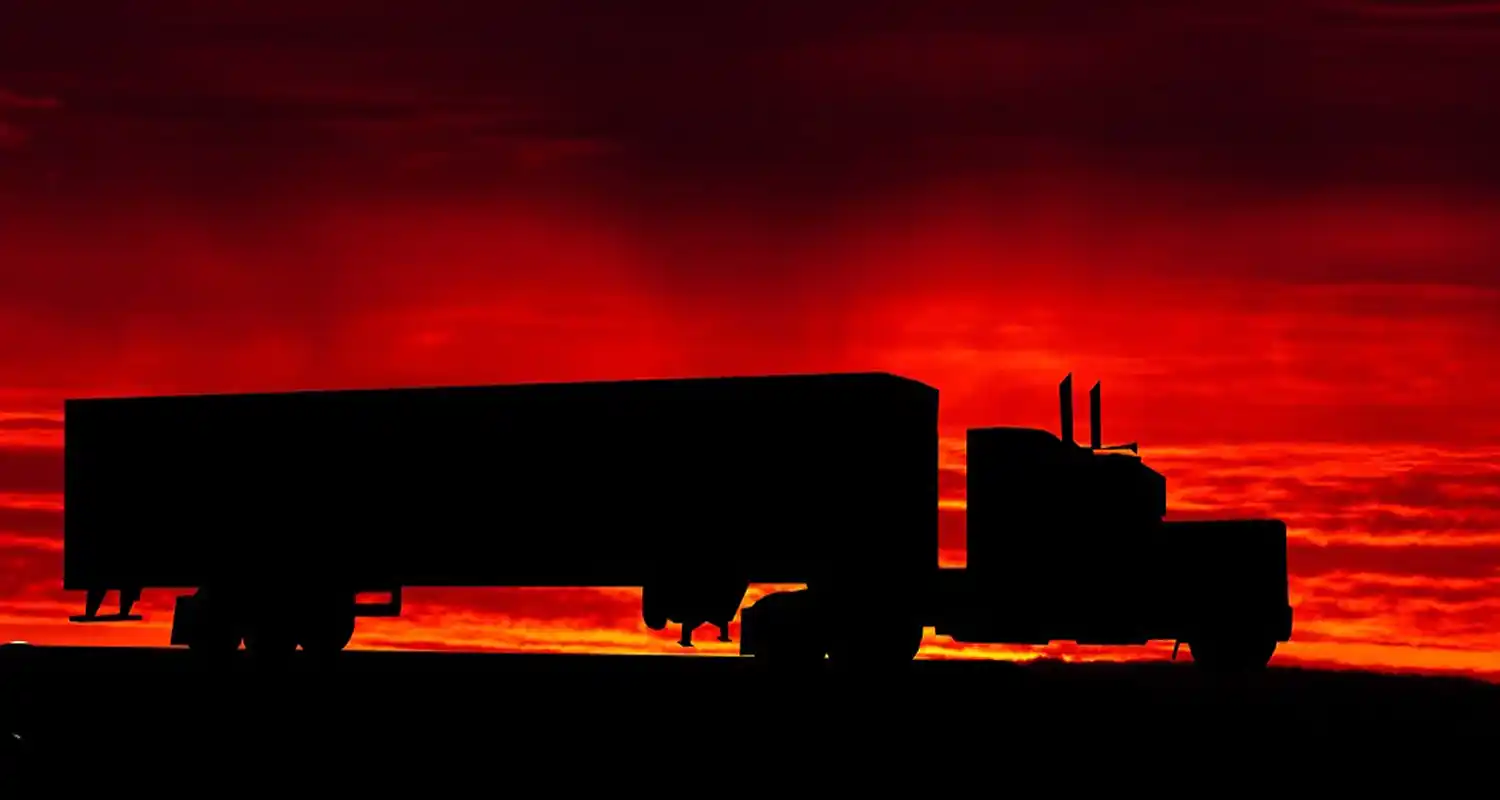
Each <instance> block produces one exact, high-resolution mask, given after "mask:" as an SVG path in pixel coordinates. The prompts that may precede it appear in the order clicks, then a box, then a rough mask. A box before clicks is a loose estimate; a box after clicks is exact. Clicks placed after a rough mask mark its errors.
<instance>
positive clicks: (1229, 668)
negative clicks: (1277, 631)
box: [1188, 636, 1276, 675]
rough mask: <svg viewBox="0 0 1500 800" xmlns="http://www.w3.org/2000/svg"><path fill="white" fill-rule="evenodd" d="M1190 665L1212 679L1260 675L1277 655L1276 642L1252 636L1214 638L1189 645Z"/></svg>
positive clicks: (1199, 640)
mask: <svg viewBox="0 0 1500 800" xmlns="http://www.w3.org/2000/svg"><path fill="white" fill-rule="evenodd" d="M1188 652H1189V653H1191V654H1192V656H1193V664H1194V666H1196V667H1198V668H1199V669H1201V670H1203V671H1204V672H1206V673H1209V674H1214V675H1224V674H1234V673H1249V672H1260V671H1262V670H1264V669H1265V668H1266V667H1267V666H1268V665H1269V664H1270V661H1271V656H1273V655H1275V654H1276V640H1275V639H1268V638H1266V639H1263V638H1257V637H1251V636H1215V637H1209V638H1203V639H1196V640H1194V641H1191V642H1188Z"/></svg>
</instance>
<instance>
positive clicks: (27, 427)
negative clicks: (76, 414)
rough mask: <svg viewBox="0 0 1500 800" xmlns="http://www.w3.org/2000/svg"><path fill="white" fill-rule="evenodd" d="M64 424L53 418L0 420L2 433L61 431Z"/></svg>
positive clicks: (11, 418)
mask: <svg viewBox="0 0 1500 800" xmlns="http://www.w3.org/2000/svg"><path fill="white" fill-rule="evenodd" d="M62 429H63V422H62V420H60V419H53V418H51V417H10V418H6V419H0V431H60V430H62Z"/></svg>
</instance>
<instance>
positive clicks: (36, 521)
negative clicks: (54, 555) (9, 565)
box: [0, 504, 63, 541]
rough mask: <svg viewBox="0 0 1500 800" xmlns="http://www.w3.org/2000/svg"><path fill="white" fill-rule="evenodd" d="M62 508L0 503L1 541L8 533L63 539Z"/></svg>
mask: <svg viewBox="0 0 1500 800" xmlns="http://www.w3.org/2000/svg"><path fill="white" fill-rule="evenodd" d="M62 528H63V519H62V510H61V509H45V508H18V507H15V506H8V505H3V504H0V541H4V537H5V535H6V534H22V535H24V536H41V537H46V538H55V539H58V540H61V539H62Z"/></svg>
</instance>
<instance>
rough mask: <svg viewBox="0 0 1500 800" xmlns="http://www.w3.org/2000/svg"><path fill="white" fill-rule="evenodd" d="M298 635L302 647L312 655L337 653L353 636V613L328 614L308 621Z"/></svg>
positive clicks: (347, 644) (346, 645)
mask: <svg viewBox="0 0 1500 800" xmlns="http://www.w3.org/2000/svg"><path fill="white" fill-rule="evenodd" d="M308 622H309V624H308V625H306V626H305V627H304V629H303V631H302V635H301V636H300V637H299V639H300V640H301V644H302V649H303V650H304V651H306V652H308V653H311V654H313V655H329V654H332V653H337V652H339V651H341V650H343V649H344V648H345V647H348V646H349V642H350V640H352V639H353V638H354V614H353V613H349V614H343V615H338V614H330V615H327V616H324V617H322V618H320V619H312V620H309V621H308Z"/></svg>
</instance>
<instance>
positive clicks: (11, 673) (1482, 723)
mask: <svg viewBox="0 0 1500 800" xmlns="http://www.w3.org/2000/svg"><path fill="white" fill-rule="evenodd" d="M297 655H298V656H300V655H301V654H297ZM201 663H202V662H201V661H200V660H199V659H197V658H195V657H194V654H192V653H189V652H185V651H181V650H134V649H109V650H103V649H85V648H31V649H29V650H26V651H22V650H19V649H18V650H15V651H12V652H9V653H4V655H3V656H0V664H3V667H0V669H3V686H4V690H3V698H4V710H3V716H4V722H5V726H6V733H7V734H9V733H11V732H15V733H19V734H20V736H21V740H20V741H17V740H15V739H13V738H10V739H9V741H7V742H6V746H7V747H8V748H9V753H8V758H10V759H17V758H20V759H22V760H24V761H25V762H26V763H27V764H29V765H30V766H31V767H32V769H31V770H29V771H26V770H23V771H17V770H16V769H15V768H14V766H11V767H9V768H8V769H7V771H6V772H4V773H3V774H6V775H10V776H12V777H15V776H22V775H27V774H30V775H38V774H47V775H59V774H66V770H67V769H69V768H70V767H69V764H70V763H72V762H74V761H77V760H78V759H81V758H82V759H88V760H90V761H92V762H95V763H97V762H98V759H100V758H101V757H102V758H104V759H106V760H109V759H123V760H124V762H128V763H131V764H133V765H134V766H133V767H132V769H134V770H136V771H137V772H138V771H139V770H141V769H147V768H149V769H156V767H150V764H151V763H152V762H153V760H154V761H155V762H159V763H160V767H159V768H160V769H161V770H164V771H166V770H168V769H169V768H170V771H171V772H172V773H173V775H174V776H175V777H174V778H173V779H172V780H174V781H180V780H185V779H188V778H190V777H191V776H192V775H195V774H200V773H201V775H203V776H205V777H209V776H220V777H218V778H215V779H214V780H223V779H225V778H226V777H227V776H229V775H232V774H233V773H234V771H235V770H243V769H244V768H245V765H254V767H253V768H254V770H255V771H256V773H257V774H259V775H265V774H270V773H275V772H278V771H283V770H286V771H288V773H287V774H291V773H292V772H296V773H297V774H300V775H311V774H314V773H317V774H322V775H326V776H328V777H330V778H332V779H335V780H338V779H342V778H344V777H348V776H350V775H352V774H353V773H356V772H357V773H360V774H363V775H365V777H366V778H368V777H369V776H370V775H371V774H374V775H376V776H378V775H380V774H382V773H381V772H380V771H381V770H385V769H400V770H403V771H412V770H416V771H424V770H433V771H436V772H439V773H442V774H444V775H446V776H448V777H452V776H454V775H457V774H469V773H476V774H494V773H495V771H497V770H499V771H504V772H506V773H507V775H509V774H512V773H514V775H515V777H514V778H512V777H505V778H504V780H505V781H510V780H526V781H528V782H529V781H530V780H531V778H525V777H524V776H526V775H539V776H540V777H537V779H538V780H548V778H546V777H545V776H546V775H549V774H550V775H552V776H553V779H556V778H558V777H566V780H567V781H568V782H570V784H571V783H573V782H576V781H589V780H599V781H605V782H608V781H610V780H615V781H624V782H625V783H627V784H631V785H634V784H635V783H636V782H638V781H640V780H646V778H644V777H642V775H641V774H640V773H639V770H642V769H646V770H649V771H650V772H651V773H652V774H651V776H650V778H649V782H656V781H666V782H668V783H670V782H671V781H673V780H675V779H676V778H675V777H674V774H675V773H677V772H678V771H679V770H682V769H692V770H702V771H703V772H704V773H705V774H713V773H716V772H717V773H718V774H720V775H721V777H722V778H723V779H726V780H733V781H735V782H748V783H750V784H755V785H766V786H774V785H775V784H777V783H780V782H782V781H784V780H786V778H785V775H788V774H790V773H789V772H788V771H789V770H795V769H801V767H797V766H796V765H797V764H803V765H808V764H811V765H812V766H811V768H814V769H833V767H831V766H830V764H831V763H833V762H834V761H839V762H844V761H848V760H850V759H852V760H855V761H858V760H873V762H874V763H873V764H872V765H867V766H866V767H865V768H861V769H866V768H868V767H870V766H880V765H881V764H885V763H890V765H891V766H892V767H894V766H895V765H896V764H897V763H902V762H887V759H891V758H894V757H901V758H906V757H911V758H918V759H921V763H926V764H929V765H938V766H940V765H941V764H942V763H943V761H944V760H953V759H959V760H963V761H971V762H972V761H974V760H975V759H993V758H998V757H1000V756H1001V755H1005V756H1006V757H1008V758H1020V757H1022V756H1021V755H1019V754H1020V753H1021V752H1022V751H1030V752H1032V753H1035V754H1036V756H1035V757H1037V758H1047V759H1054V758H1064V757H1068V754H1070V753H1074V754H1076V753H1080V752H1082V751H1081V750H1080V748H1086V749H1087V752H1088V753H1090V754H1091V755H1089V756H1088V757H1089V758H1090V759H1094V758H1095V757H1096V756H1095V755H1092V754H1096V753H1097V754H1101V755H1103V756H1108V755H1110V754H1113V756H1114V757H1130V758H1143V759H1146V760H1145V761H1143V762H1142V767H1141V768H1142V769H1143V770H1146V771H1148V772H1149V771H1155V770H1157V769H1161V768H1167V767H1169V766H1170V765H1169V763H1168V762H1170V761H1171V760H1172V759H1176V758H1180V757H1182V756H1183V755H1184V753H1186V752H1189V751H1192V750H1193V749H1194V748H1201V749H1202V750H1203V751H1204V752H1216V753H1221V754H1222V753H1225V752H1230V753H1242V752H1250V750H1254V749H1256V748H1269V749H1270V750H1273V751H1274V750H1277V749H1280V748H1297V747H1299V746H1301V745H1299V744H1297V743H1298V742H1304V743H1308V744H1309V745H1310V744H1314V743H1316V742H1332V743H1336V742H1338V741H1339V740H1341V739H1344V738H1347V737H1350V736H1361V735H1376V736H1387V735H1391V736H1397V737H1401V738H1404V739H1413V740H1417V739H1421V738H1423V737H1425V736H1428V735H1431V734H1434V733H1442V732H1448V733H1461V732H1462V731H1466V730H1467V731H1473V732H1476V733H1478V732H1485V731H1488V730H1489V729H1490V728H1491V727H1493V722H1494V721H1495V720H1497V719H1500V687H1497V686H1494V685H1490V684H1485V683H1481V682H1477V681H1467V680H1460V679H1439V678H1417V677H1396V676H1380V675H1370V674H1361V673H1338V672H1309V671H1302V670H1290V669H1273V670H1270V671H1269V672H1268V673H1266V674H1264V675H1260V676H1256V677H1255V678H1251V679H1245V678H1241V679H1236V680H1225V679H1218V680H1214V679H1210V678H1206V677H1205V676H1203V675H1201V674H1199V673H1198V672H1197V671H1195V670H1193V669H1192V668H1191V666H1190V665H1189V664H1186V663H1182V664H1160V663H1155V664H1136V665H1132V664H1098V665H1064V664H1032V665H1016V664H1005V663H989V662H952V661H949V662H940V661H919V662H916V663H914V664H912V665H911V667H910V669H908V670H905V671H903V672H902V673H901V674H899V675H898V676H895V677H887V678H883V679H872V678H859V677H855V676H848V675H835V674H832V673H828V672H814V673H808V674H803V675H800V676H797V677H787V676H779V675H771V674H767V673H764V672H762V671H760V670H757V669H756V667H757V664H755V663H754V661H753V659H743V658H713V657H696V658H695V657H672V656H654V657H609V656H592V657H585V656H549V655H486V654H473V655H470V654H428V653H388V652H357V651H356V652H348V653H342V654H339V655H337V656H335V657H334V658H333V659H332V660H329V661H325V662H322V663H321V664H317V663H315V662H312V661H310V660H307V659H302V658H297V657H293V658H292V659H290V660H289V661H287V662H286V663H285V665H284V667H282V668H281V669H278V670H274V671H272V670H264V669H261V670H257V669H254V668H253V667H252V665H251V664H250V663H249V662H248V661H246V660H245V659H244V658H235V659H230V660H228V661H225V662H221V663H220V664H219V666H216V667H204V666H200V664H201ZM850 748H853V749H852V750H851V749H850ZM1245 748H1250V750H1246V749H1245ZM1049 753H1050V754H1051V755H1048V754H1049ZM1028 757H1029V756H1028ZM124 762H122V763H124ZM913 763H916V762H913ZM1059 763H1061V762H1059ZM235 765H238V766H235ZM617 765H625V766H623V767H622V766H617ZM974 765H975V766H982V765H980V764H978V762H975V764H974ZM995 768H997V769H998V768H1000V767H999V765H998V763H997V764H996V765H995ZM1172 768H1173V769H1178V768H1179V767H1172ZM225 769H228V770H229V772H225V771H224V770H225ZM617 769H629V770H635V771H636V772H630V773H626V774H619V773H612V772H610V771H611V770H617ZM1055 769H1056V768H1048V770H1047V771H1049V772H1051V771H1054V770H1055ZM372 770H373V771H374V772H373V773H372V772H371V771H372ZM559 770H560V771H561V772H558V771H559ZM605 773H610V774H605ZM131 774H135V773H131ZM861 774H863V773H861ZM611 775H613V777H611ZM778 775H781V776H783V777H781V778H777V777H776V776H778ZM308 780H311V778H308ZM497 780H498V778H497ZM860 780H868V781H872V782H873V783H871V784H870V786H872V787H873V786H877V785H879V783H880V782H881V780H882V779H881V777H880V771H879V770H876V771H874V772H869V773H868V775H866V776H865V777H864V778H861V779H860ZM193 782H194V781H193V780H188V783H193ZM495 788H496V791H497V792H500V793H502V794H503V793H505V792H504V791H502V787H499V786H497V787H495ZM665 788H671V787H670V786H667V787H665ZM710 788H712V787H711V786H709V785H705V786H703V789H705V790H708V789H710Z"/></svg>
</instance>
